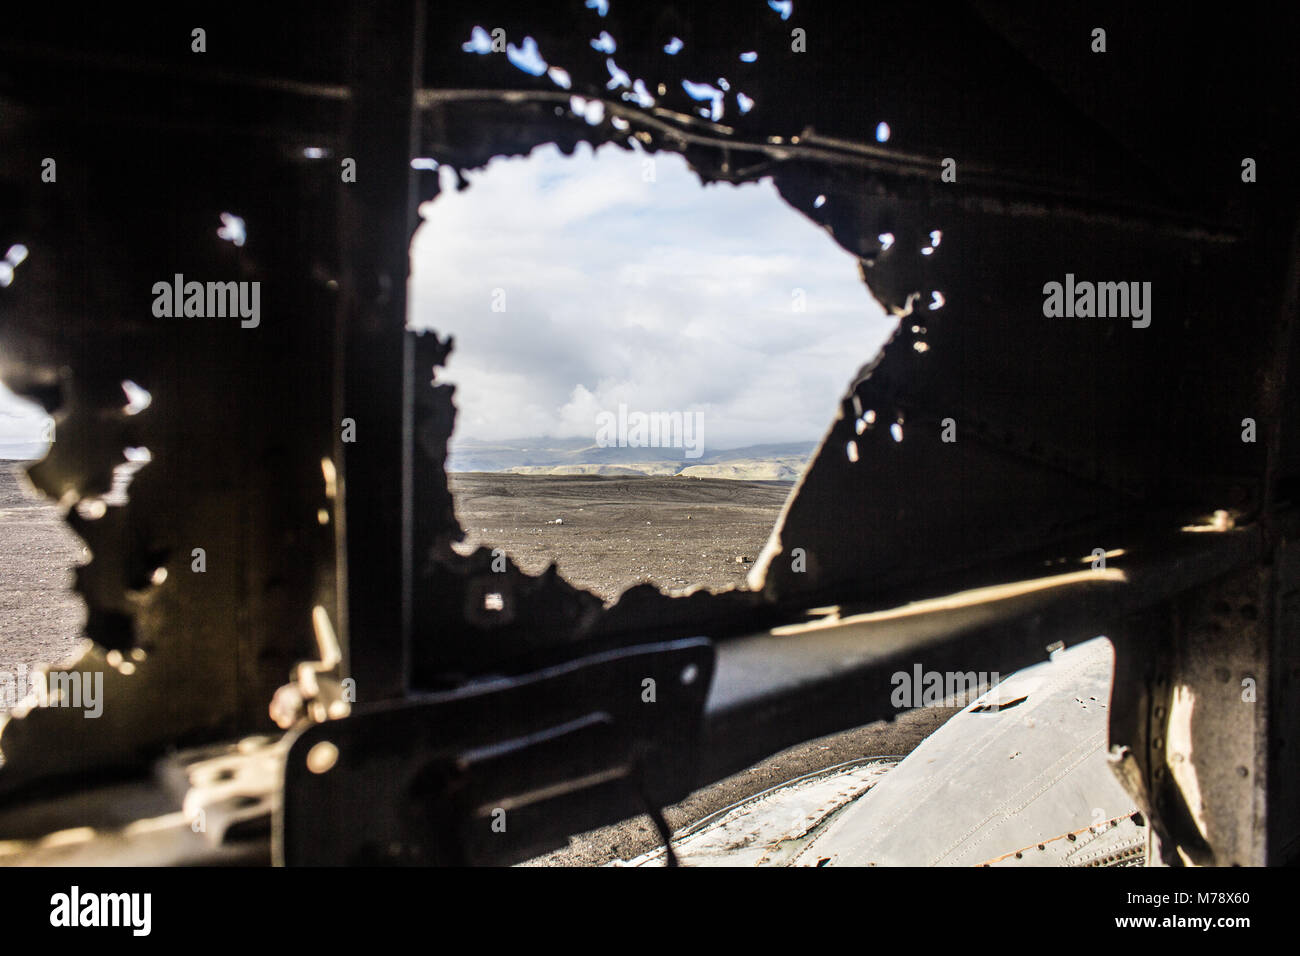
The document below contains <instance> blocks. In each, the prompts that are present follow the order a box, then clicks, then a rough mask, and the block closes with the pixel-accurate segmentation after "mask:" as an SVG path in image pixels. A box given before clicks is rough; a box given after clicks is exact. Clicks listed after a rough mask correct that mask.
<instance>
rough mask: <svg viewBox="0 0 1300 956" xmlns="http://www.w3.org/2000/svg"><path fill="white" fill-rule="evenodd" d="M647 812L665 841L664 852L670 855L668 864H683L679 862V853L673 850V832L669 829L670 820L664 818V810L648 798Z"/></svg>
mask: <svg viewBox="0 0 1300 956" xmlns="http://www.w3.org/2000/svg"><path fill="white" fill-rule="evenodd" d="M646 812H647V813H648V814H650V819H651V820H652V821H654V825H655V829H656V830H658V831H659V837H660V839H662V840H663V841H664V853H666V854H667V856H668V865H669V866H681V864H680V863H679V862H677V854H676V853H675V852H673V832H672V831H671V830H669V829H668V821H667V820H665V819H664V814H663V811H662V810H660V809H659V808H658V807H656V806H655V805H654V804H653V803H651V802H650V801H649V800H647V801H646Z"/></svg>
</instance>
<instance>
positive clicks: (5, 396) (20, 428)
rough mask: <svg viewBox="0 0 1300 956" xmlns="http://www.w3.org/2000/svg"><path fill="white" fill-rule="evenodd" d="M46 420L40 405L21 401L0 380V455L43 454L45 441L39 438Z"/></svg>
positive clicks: (31, 456)
mask: <svg viewBox="0 0 1300 956" xmlns="http://www.w3.org/2000/svg"><path fill="white" fill-rule="evenodd" d="M49 420H50V416H49V415H46V414H45V410H44V409H43V408H41V407H40V406H38V405H34V404H32V403H31V402H26V401H23V400H22V399H20V398H18V397H17V396H16V395H14V393H13V392H11V391H9V389H7V388H5V387H4V384H3V383H0V458H9V457H13V458H36V457H40V456H41V455H43V454H44V453H45V449H46V448H48V447H49V443H48V442H44V441H42V440H41V437H42V435H43V434H44V433H45V423H46V422H48V421H49Z"/></svg>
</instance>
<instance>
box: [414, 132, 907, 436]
mask: <svg viewBox="0 0 1300 956" xmlns="http://www.w3.org/2000/svg"><path fill="white" fill-rule="evenodd" d="M648 163H649V164H651V165H647V164H648ZM441 173H442V175H443V176H444V179H443V187H444V189H443V192H442V194H441V195H440V196H439V197H438V198H437V199H436V200H434V201H433V202H431V203H427V204H426V205H425V206H424V207H422V209H421V213H422V215H423V216H424V218H425V222H424V225H423V226H422V227H421V228H420V230H419V232H418V233H417V234H416V237H415V242H414V246H413V249H412V260H411V265H412V277H411V303H410V316H411V320H410V321H411V324H412V325H413V326H414V327H417V328H434V329H437V330H438V331H439V332H440V333H447V332H450V333H451V334H453V335H454V336H455V338H456V349H455V351H454V352H453V353H452V355H451V357H450V358H449V359H448V365H447V368H446V369H445V370H443V371H442V372H441V374H440V379H441V380H442V381H447V382H452V383H454V384H456V385H457V392H456V401H457V407H458V409H459V413H458V416H457V424H456V434H457V438H465V437H469V438H478V439H484V440H500V439H507V438H531V437H537V436H543V435H549V436H552V437H578V436H586V437H591V438H593V439H594V437H595V430H596V416H597V415H598V413H600V412H601V411H609V412H614V413H616V412H617V409H618V406H619V404H620V403H623V404H626V405H627V407H628V410H629V411H630V412H631V411H643V412H655V411H668V412H673V411H679V412H683V413H694V412H702V413H703V415H704V419H703V422H704V437H705V444H706V447H707V448H710V449H715V450H716V449H723V448H729V447H738V446H742V445H749V444H756V443H761V442H778V441H805V440H816V439H820V438H821V436H822V433H823V432H824V431H825V428H826V426H827V424H828V423H829V422H830V420H831V418H832V416H833V414H834V411H835V407H836V402H837V401H838V399H839V397H840V396H841V395H842V394H843V392H844V390H845V388H846V386H847V385H848V383H849V382H850V381H851V379H852V377H853V375H854V373H855V372H856V371H857V370H858V368H859V367H860V366H861V365H862V364H864V363H865V362H866V361H868V360H869V359H870V358H871V357H872V356H874V355H875V353H876V352H877V350H878V349H879V347H880V346H881V344H882V343H883V342H884V340H885V339H886V338H887V337H888V335H889V332H890V331H891V330H892V329H893V325H894V323H893V320H889V319H886V317H885V315H884V313H883V311H882V310H881V308H880V306H879V304H878V303H877V302H876V301H875V300H874V299H873V298H872V297H871V295H870V293H869V292H868V290H867V288H866V287H865V286H864V285H863V284H862V282H861V280H860V279H859V278H858V272H857V262H856V260H855V259H854V258H853V257H852V256H850V255H849V254H848V253H846V252H844V251H843V250H842V249H840V248H839V247H838V246H837V245H835V243H834V241H833V240H832V239H831V238H830V236H829V235H827V234H826V233H825V232H824V231H823V230H822V229H821V228H820V227H818V226H816V225H814V224H813V223H811V222H809V221H808V220H807V219H805V218H804V217H803V216H801V215H799V214H798V213H796V212H794V211H793V210H792V209H791V208H790V207H789V206H787V205H786V204H785V202H784V201H783V200H781V198H780V197H779V196H778V195H777V192H776V188H775V187H774V186H773V185H772V184H771V182H770V181H763V182H760V183H756V184H746V185H744V186H739V187H736V186H731V185H726V184H714V185H711V186H708V187H702V186H701V185H700V182H699V180H698V179H697V178H696V177H695V175H694V174H693V173H691V172H690V171H689V169H688V168H687V166H686V163H685V161H684V160H683V159H682V158H681V157H679V156H677V155H676V154H669V153H659V154H656V155H655V156H653V158H652V157H650V156H648V155H646V154H644V153H641V152H640V151H637V152H629V151H627V150H622V149H619V148H618V147H616V146H613V145H606V146H604V147H602V148H601V149H600V150H599V151H598V152H595V151H593V150H592V149H591V147H590V146H589V145H587V144H585V143H583V144H581V145H580V146H579V147H578V151H577V152H576V153H575V154H574V155H573V156H572V157H566V156H564V155H563V154H561V153H560V152H559V150H558V149H557V148H556V147H554V146H544V147H539V148H538V149H536V150H534V151H533V153H532V154H531V155H530V156H528V157H526V158H513V159H497V160H494V161H493V162H492V163H490V164H489V165H488V167H487V168H486V169H485V170H481V171H479V172H477V173H470V174H468V176H467V179H468V180H469V182H470V184H471V185H470V187H469V188H468V189H467V190H465V191H463V192H457V191H456V190H455V189H454V186H453V182H454V179H453V178H452V177H451V173H450V171H449V170H442V171H441ZM796 290H802V298H803V301H804V302H805V303H806V309H805V311H802V312H799V311H796V309H795V306H796V296H797V295H798V293H797V292H796ZM494 302H495V303H496V304H497V307H498V309H499V308H500V307H501V305H502V303H503V304H504V311H494V310H493V304H494Z"/></svg>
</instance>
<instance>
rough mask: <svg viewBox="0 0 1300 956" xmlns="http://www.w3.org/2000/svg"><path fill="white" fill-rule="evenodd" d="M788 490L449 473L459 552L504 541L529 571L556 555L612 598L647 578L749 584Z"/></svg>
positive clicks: (677, 480)
mask: <svg viewBox="0 0 1300 956" xmlns="http://www.w3.org/2000/svg"><path fill="white" fill-rule="evenodd" d="M790 488H791V485H790V484H789V483H788V482H774V481H730V480H727V479H722V478H685V477H644V478H643V477H629V478H622V477H618V478H614V477H603V476H594V475H575V476H558V475H507V474H487V473H460V474H453V475H451V489H452V494H453V495H454V496H455V500H456V514H457V517H458V518H459V519H460V523H461V526H462V527H463V528H464V529H465V532H466V544H465V546H460V550H461V551H462V552H464V551H467V550H469V549H470V548H472V547H476V546H478V545H483V546H486V547H488V548H496V547H501V548H504V549H505V550H506V553H507V554H508V555H509V556H510V557H511V558H513V559H514V560H515V561H516V562H517V563H518V564H519V566H520V567H521V568H523V569H524V570H525V571H527V572H528V573H530V574H537V573H540V572H541V571H544V570H545V569H546V567H547V566H548V565H549V564H551V562H555V563H557V564H558V565H559V570H560V574H561V575H563V576H564V577H565V579H567V580H568V581H569V582H570V583H572V584H574V585H577V586H578V587H582V588H586V589H587V590H589V591H593V592H594V593H596V594H598V595H600V596H601V597H602V598H604V599H605V600H606V601H607V602H612V601H613V600H614V599H615V598H617V597H618V595H619V594H620V593H622V592H623V591H625V590H626V589H627V588H629V587H631V586H632V585H634V584H639V583H641V582H646V581H648V582H652V583H654V584H655V585H657V586H659V587H660V588H662V589H663V590H664V591H669V592H677V591H683V590H687V589H689V588H691V587H694V586H696V585H700V586H703V587H706V588H710V589H713V590H724V589H727V588H732V587H743V586H744V584H745V576H746V575H747V574H748V573H749V571H750V568H751V567H752V566H753V565H752V562H753V561H754V559H756V558H757V557H758V553H759V551H761V550H762V548H763V545H764V544H765V543H766V542H767V538H768V535H769V534H770V533H771V531H772V528H773V526H774V525H775V524H776V519H777V517H778V515H779V514H780V511H781V506H782V505H783V504H784V503H785V499H786V498H787V497H788V496H789V494H790ZM557 520H558V521H560V522H562V523H560V524H556V523H555V522H556V521H557ZM738 559H739V560H738Z"/></svg>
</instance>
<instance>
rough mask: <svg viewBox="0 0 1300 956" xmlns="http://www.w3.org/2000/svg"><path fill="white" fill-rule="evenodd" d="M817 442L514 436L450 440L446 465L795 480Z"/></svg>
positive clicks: (541, 471) (515, 471)
mask: <svg viewBox="0 0 1300 956" xmlns="http://www.w3.org/2000/svg"><path fill="white" fill-rule="evenodd" d="M816 449H817V443H816V442H812V441H808V442H777V443H771V444H764V445H748V446H746V447H743V448H726V449H719V450H716V451H706V452H705V453H704V454H703V455H701V456H700V457H699V458H687V457H686V454H685V450H684V449H681V448H626V447H623V448H620V447H613V446H610V447H602V446H600V445H596V444H594V443H593V442H592V441H591V440H590V439H586V438H516V439H508V440H505V441H496V442H491V441H479V440H476V439H463V440H461V441H458V442H453V443H452V446H451V453H450V455H449V456H448V461H447V470H448V471H455V472H468V471H486V472H509V473H513V474H523V475H678V474H680V475H685V476H687V477H695V478H733V479H737V480H745V481H765V480H766V481H794V480H795V479H797V478H798V477H799V475H800V473H801V472H802V471H803V467H804V465H805V464H807V462H808V459H809V458H810V457H811V456H812V453H813V452H814V451H815V450H816Z"/></svg>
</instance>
